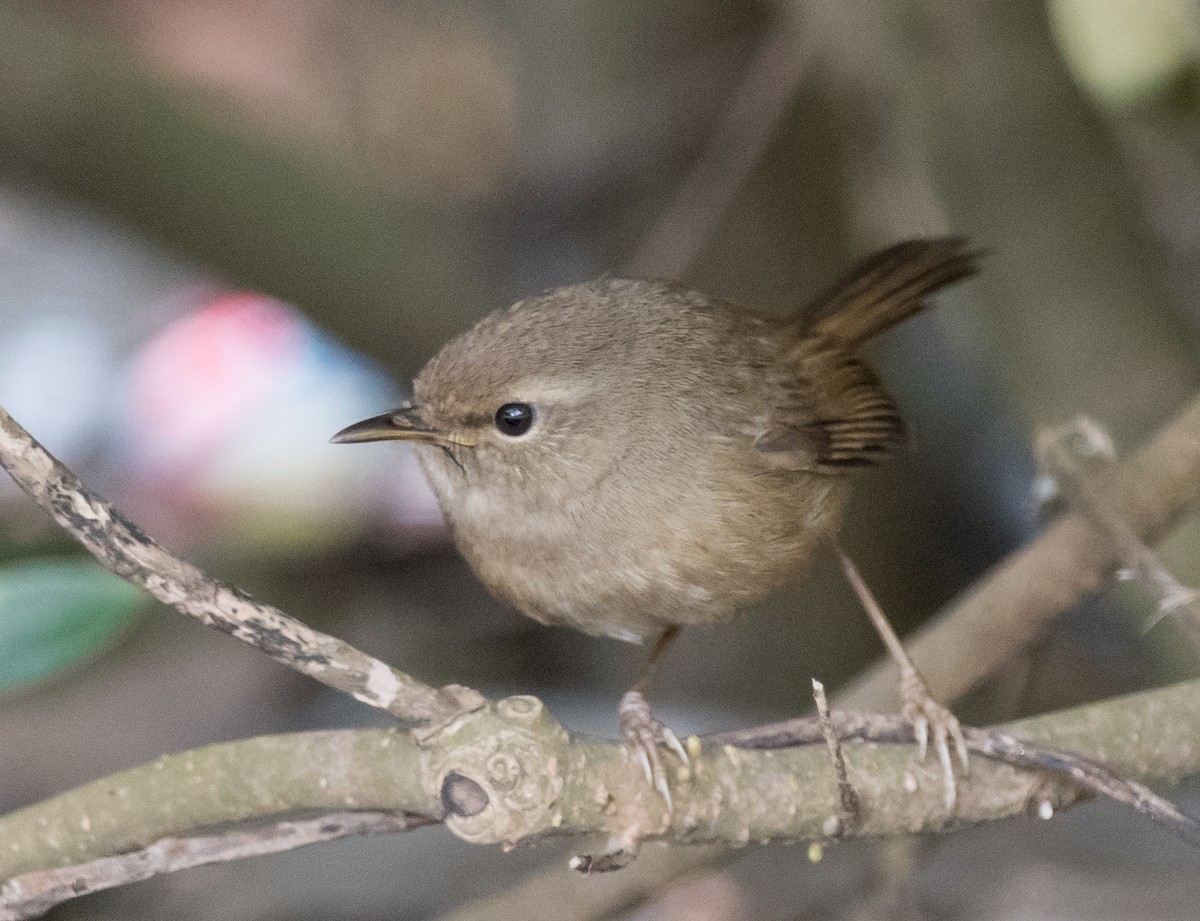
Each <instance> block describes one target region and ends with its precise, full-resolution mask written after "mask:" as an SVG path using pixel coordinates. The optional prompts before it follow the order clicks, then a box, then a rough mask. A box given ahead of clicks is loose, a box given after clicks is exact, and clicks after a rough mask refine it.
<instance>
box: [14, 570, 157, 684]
mask: <svg viewBox="0 0 1200 921" xmlns="http://www.w3.org/2000/svg"><path fill="white" fill-rule="evenodd" d="M147 600H148V598H147V596H146V595H145V594H144V593H143V592H142V591H141V590H140V589H138V588H135V587H134V586H133V585H130V584H129V583H128V582H126V581H125V580H124V579H120V578H118V577H117V576H114V575H111V574H110V573H107V572H105V571H104V570H103V569H101V568H100V567H99V566H97V565H96V564H95V563H93V562H91V561H90V560H88V561H86V562H85V561H83V560H78V559H47V560H25V561H22V562H20V563H10V564H8V565H6V566H0V690H3V689H7V688H12V687H15V686H17V685H21V684H27V683H29V682H31V681H36V680H38V679H41V678H46V677H48V676H50V675H52V674H54V673H55V672H57V671H59V670H61V669H63V668H66V667H67V666H69V665H74V664H75V663H77V662H79V661H80V660H82V659H85V658H87V657H88V656H91V655H93V654H95V653H96V652H97V651H98V650H100V649H102V648H103V647H105V646H106V645H107V644H109V643H111V642H112V641H113V640H114V639H115V638H116V637H117V636H119V635H120V634H121V633H122V632H124V630H125V629H126V628H127V627H128V626H129V625H130V623H131V622H132V621H133V617H134V615H135V614H137V612H138V611H139V610H141V608H143V607H144V606H145V604H146V602H147Z"/></svg>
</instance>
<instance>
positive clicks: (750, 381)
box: [336, 239, 976, 640]
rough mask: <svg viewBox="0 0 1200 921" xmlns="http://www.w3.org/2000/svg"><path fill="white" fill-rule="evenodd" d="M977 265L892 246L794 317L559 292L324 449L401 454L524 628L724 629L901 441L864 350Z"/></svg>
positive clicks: (673, 298) (939, 243)
mask: <svg viewBox="0 0 1200 921" xmlns="http://www.w3.org/2000/svg"><path fill="white" fill-rule="evenodd" d="M975 269H976V264H975V258H974V256H973V255H972V254H971V253H970V252H968V251H966V250H965V248H964V242H963V241H962V240H957V239H935V240H913V241H909V242H906V243H901V244H899V245H897V246H893V247H891V248H890V249H887V250H884V251H883V252H880V253H878V254H876V255H874V256H872V257H870V258H868V259H867V260H865V261H864V262H862V263H860V264H859V265H858V266H857V267H855V268H854V269H853V270H852V271H851V272H850V273H848V274H847V275H846V276H845V277H843V278H842V279H841V280H839V281H838V282H837V283H836V284H835V285H834V286H833V287H832V288H830V290H829V291H828V292H827V293H826V294H824V295H822V296H821V297H819V298H817V299H816V300H815V301H814V302H813V304H812V305H811V306H810V307H809V308H808V309H807V310H805V311H802V312H801V313H800V314H799V315H798V316H797V318H796V319H793V320H790V321H786V320H776V319H771V318H768V317H764V316H761V315H758V314H755V313H751V312H748V311H744V310H741V309H739V308H736V307H733V306H731V305H729V304H726V303H724V302H721V301H717V300H713V299H711V298H708V297H705V296H704V295H702V294H700V293H698V292H696V291H693V290H691V289H689V288H686V287H683V286H681V285H677V284H667V283H663V282H656V281H639V280H627V279H604V280H600V281H595V282H591V283H588V284H582V285H573V286H571V287H566V288H559V289H557V290H554V291H550V292H548V293H546V294H542V295H540V296H537V297H533V298H529V299H527V300H524V301H521V302H519V303H517V304H514V305H513V306H512V307H509V308H507V309H506V310H501V311H498V312H496V313H493V314H491V315H490V316H487V317H485V318H484V319H483V320H481V321H480V322H479V323H478V324H477V325H476V326H475V327H474V328H473V329H471V330H470V331H468V332H466V333H464V334H462V335H461V336H459V337H458V338H456V339H454V340H453V341H451V342H450V343H448V344H447V345H446V346H445V347H444V348H443V349H442V351H441V352H440V353H439V354H438V355H437V356H435V357H434V358H433V359H432V360H431V361H430V362H429V364H428V365H427V366H426V367H425V368H424V370H422V372H421V374H420V375H419V376H418V377H417V380H416V382H415V387H414V402H413V404H412V405H411V406H407V407H404V408H402V409H401V410H398V411H396V412H395V413H389V414H386V415H384V416H380V417H377V418H376V419H372V420H367V421H366V422H363V423H359V424H358V425H356V426H351V427H350V428H349V429H347V430H346V431H345V432H343V433H340V434H339V436H337V437H336V440H340V441H366V440H378V439H384V438H402V439H407V440H412V441H415V442H416V443H417V444H416V449H417V451H418V453H419V455H420V458H421V461H422V464H423V466H424V468H425V471H426V473H427V475H428V477H429V480H430V483H431V484H432V486H433V488H434V491H435V492H436V493H437V496H438V499H439V500H440V502H441V505H442V508H443V510H444V511H445V514H446V518H447V520H448V522H449V524H450V526H451V527H452V529H453V532H454V538H455V541H456V543H457V545H458V547H459V549H460V550H461V551H462V553H463V555H464V556H465V557H466V558H467V560H468V561H469V562H470V564H471V566H472V567H473V568H474V570H475V571H476V573H477V574H478V575H479V577H480V579H482V581H483V582H484V584H486V585H487V587H488V588H489V589H490V590H491V591H492V592H493V593H494V594H496V595H497V596H499V597H500V598H502V599H504V600H506V601H508V602H510V603H511V604H513V605H514V606H515V607H516V608H518V609H519V610H521V611H522V612H524V613H525V614H527V615H529V616H530V617H533V618H535V619H537V620H539V621H542V622H544V623H554V624H568V625H571V626H575V627H578V628H580V629H582V630H586V631H588V632H589V633H598V634H607V635H610V636H615V637H619V638H621V639H629V640H638V639H642V638H644V637H646V636H648V635H651V634H654V633H657V632H659V631H661V630H663V629H664V628H666V627H668V626H671V625H679V624H692V623H702V622H708V621H716V620H722V619H725V618H727V617H729V616H731V615H732V614H733V613H734V612H735V611H736V610H737V609H738V608H739V607H741V606H742V605H744V604H746V603H747V602H750V601H753V600H755V599H757V598H759V597H761V596H763V595H765V594H766V593H768V592H769V591H771V590H772V589H774V588H776V587H777V586H779V585H780V584H781V583H783V582H785V581H786V580H788V579H790V578H792V577H794V576H795V575H796V573H797V572H798V571H799V570H800V569H801V567H802V566H803V564H804V562H805V560H806V559H807V557H808V556H809V554H810V553H811V551H812V549H813V547H814V546H815V544H816V543H817V542H818V541H819V540H821V539H822V538H823V537H826V536H828V535H830V534H832V533H833V532H834V530H835V529H836V528H837V526H838V523H839V521H840V518H841V512H842V507H843V505H844V502H845V497H846V487H847V479H846V474H847V473H848V472H849V471H851V470H852V469H853V468H854V467H857V466H861V465H863V464H870V463H874V462H875V461H877V460H878V459H879V458H880V457H881V456H882V455H883V454H884V453H885V452H886V451H887V450H888V449H889V448H891V447H893V446H894V445H895V444H897V443H898V442H899V441H900V440H901V439H902V437H903V425H902V423H901V420H900V414H899V411H898V410H897V408H896V406H895V404H894V402H893V401H892V399H891V397H890V396H888V394H887V392H886V391H885V390H884V388H883V386H882V384H881V383H880V382H879V379H878V378H877V377H876V375H875V373H874V372H873V371H872V370H871V369H870V368H869V367H868V366H867V365H866V364H865V363H864V360H863V358H862V356H861V355H860V348H861V346H862V345H863V344H864V343H865V342H867V341H868V340H870V339H871V338H873V337H875V336H877V335H879V334H880V333H882V332H884V331H886V330H887V329H889V328H891V327H892V326H894V325H895V324H897V323H899V322H901V321H903V320H905V319H907V318H908V317H910V316H912V315H913V314H915V313H917V312H918V311H920V310H921V309H923V308H924V307H925V306H926V298H927V297H928V295H930V294H932V293H933V292H934V291H936V290H938V289H939V288H941V287H944V286H945V285H948V284H950V283H952V282H954V281H957V280H959V279H961V278H963V277H965V276H967V275H970V274H971V273H972V272H974V271H975ZM502 407H505V412H507V413H508V414H509V416H507V417H506V418H505V419H503V420H501V419H499V418H498V412H499V411H500V410H501V408H502ZM511 407H517V408H516V409H512V408H511ZM521 407H532V410H531V414H532V415H531V419H527V418H526V416H525V415H524V412H525V410H524V409H521ZM526 422H529V423H530V424H529V426H528V430H527V431H517V429H519V428H520V427H521V426H523V425H525V424H526Z"/></svg>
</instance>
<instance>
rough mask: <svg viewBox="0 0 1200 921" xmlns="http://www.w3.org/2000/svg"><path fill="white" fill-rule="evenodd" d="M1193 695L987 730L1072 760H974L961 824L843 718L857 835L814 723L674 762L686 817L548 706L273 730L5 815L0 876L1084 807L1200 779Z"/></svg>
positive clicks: (866, 729)
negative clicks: (426, 842) (266, 833)
mask: <svg viewBox="0 0 1200 921" xmlns="http://www.w3.org/2000/svg"><path fill="white" fill-rule="evenodd" d="M1198 699H1200V681H1194V682H1189V683H1186V684H1179V685H1175V686H1173V687H1169V688H1163V689H1159V690H1155V691H1149V692H1146V693H1143V694H1137V695H1132V696H1129V697H1124V698H1119V699H1115V700H1109V701H1105V702H1103V703H1100V704H1093V705H1090V706H1087V707H1080V708H1076V709H1073V710H1067V711H1062V712H1060V713H1055V714H1050V715H1047V716H1040V717H1036V718H1034V719H1029V720H1022V721H1020V722H1016V723H1012V724H1009V725H1006V726H1003V727H999V730H998V732H988V733H982V734H979V731H978V730H976V731H974V732H973V733H972V734H971V738H972V739H974V740H975V742H974V743H973V744H978V745H979V749H978V750H980V751H985V752H986V751H987V749H986V748H985V747H984V745H985V742H986V744H989V745H990V744H993V743H992V741H990V740H992V739H995V738H998V737H999V736H1000V734H1003V735H1004V736H1008V737H1011V738H1012V739H1013V740H1014V741H1013V742H1012V744H1011V745H1010V746H1009V748H1010V752H1009V754H1008V756H1012V757H1017V758H1023V759H1024V761H1023V762H1022V763H1024V764H1030V763H1038V762H1037V761H1036V760H1035V759H1032V758H1030V757H1028V755H1027V754H1021V743H1019V742H1016V741H1015V740H1016V739H1022V740H1030V741H1032V742H1034V743H1044V744H1047V745H1053V746H1055V747H1056V748H1058V749H1069V750H1070V751H1071V752H1072V753H1073V754H1072V755H1071V756H1070V758H1071V759H1072V760H1071V761H1070V762H1069V763H1064V764H1062V765H1060V766H1058V767H1056V771H1057V772H1058V773H1057V776H1056V775H1051V774H1046V773H1044V772H1041V771H1031V770H1028V769H1026V768H1021V767H1013V766H1010V765H1007V764H1001V763H997V762H995V761H987V760H976V761H975V762H974V763H973V765H972V772H971V776H970V777H968V778H964V779H962V780H961V781H960V790H959V798H958V805H957V807H956V811H955V813H954V814H953V815H951V814H949V813H948V812H947V811H946V809H945V804H944V800H943V791H942V777H941V772H940V769H939V768H938V766H937V765H936V764H934V763H932V762H926V763H924V764H919V763H917V762H915V760H914V757H913V748H912V746H910V745H906V744H895V745H893V744H881V743H879V742H864V741H862V739H863V738H864V737H865V738H872V737H873V736H872V733H876V734H877V736H878V737H879V738H904V737H905V732H907V730H906V729H904V728H903V727H902V726H900V723H899V721H898V720H895V719H892V718H887V717H883V718H875V717H872V718H867V719H866V721H865V722H863V721H862V718H859V717H847V716H846V715H844V714H834V715H833V717H832V718H833V719H834V720H835V722H837V723H839V724H840V725H839V734H844V735H845V738H846V744H845V745H844V749H843V752H844V758H845V764H846V770H847V780H848V782H849V783H850V784H851V785H852V787H853V789H854V792H855V796H856V799H857V802H858V806H859V808H858V812H857V817H856V822H855V823H854V824H853V826H851V827H845V826H844V825H843V823H842V822H841V819H840V817H841V814H842V811H843V804H842V798H841V791H840V789H839V783H838V778H837V776H836V775H835V773H834V770H833V768H832V766H831V765H830V762H829V754H828V751H827V750H826V748H825V744H824V740H823V738H822V736H821V732H820V728H819V725H818V724H817V723H816V722H815V721H810V724H809V725H810V727H814V726H815V727H816V728H815V729H813V728H810V729H809V730H808V731H809V733H810V735H811V738H812V740H813V741H816V742H817V744H813V745H806V746H799V747H791V748H784V749H778V750H764V749H745V748H735V747H734V746H733V745H731V744H728V743H726V742H724V741H723V740H722V739H721V738H720V737H714V738H713V739H711V740H706V741H705V742H704V744H702V745H701V744H699V740H697V741H696V742H694V743H692V744H691V747H692V748H693V751H694V755H693V758H692V764H691V767H690V768H683V767H682V766H678V765H676V766H675V767H674V774H673V776H672V778H671V779H672V787H673V791H674V798H675V811H674V814H673V816H670V817H668V816H667V815H666V814H665V812H664V810H663V806H662V802H661V800H660V799H659V797H658V796H657V795H656V794H655V792H654V791H653V790H652V789H651V788H650V787H649V786H648V785H647V784H646V783H645V779H644V778H643V776H642V773H641V768H640V766H639V765H638V764H637V763H636V762H634V761H633V760H631V759H630V758H629V757H628V754H627V752H626V750H625V749H624V748H623V747H622V746H621V745H620V744H619V743H616V742H606V741H598V740H592V739H585V738H579V737H571V736H569V735H568V734H567V733H566V732H565V730H563V728H562V727H561V726H560V725H559V724H558V723H557V722H556V721H555V720H554V719H553V717H551V716H550V714H549V713H547V712H546V711H545V709H544V708H543V707H542V705H541V703H540V702H539V701H537V700H536V699H535V698H532V697H511V698H507V699H505V700H501V701H499V702H497V703H496V704H494V705H489V706H488V707H486V708H484V709H481V710H477V711H475V712H473V713H471V714H468V715H466V716H463V717H461V718H460V719H459V720H457V721H456V722H455V724H454V725H453V726H452V727H448V728H445V729H443V730H441V731H439V732H436V733H433V734H431V735H427V736H424V737H423V738H422V740H421V741H420V742H418V741H417V740H416V739H414V738H413V736H412V734H411V733H407V732H401V731H394V730H341V731H333V732H312V733H296V734H291V735H280V736H267V737H262V738H257V739H249V740H245V741H239V742H230V743H225V744H222V745H213V746H209V747H207V748H202V749H198V750H196V751H193V752H187V753H184V754H181V755H174V756H170V757H166V758H162V759H159V760H158V761H155V762H152V763H151V764H147V765H143V766H141V767H137V768H133V769H132V770H129V771H125V772H122V773H120V774H116V775H114V776H112V777H110V778H107V779H105V780H101V781H96V782H94V783H91V784H87V785H85V786H83V787H79V788H77V789H75V790H73V791H69V792H67V793H64V794H62V795H60V796H58V797H55V798H53V799H51V800H47V801H46V802H43V803H39V804H37V805H35V806H31V807H29V808H27V809H24V810H21V811H20V812H16V813H13V814H11V815H8V816H6V817H4V818H0V841H3V842H4V843H5V846H4V847H3V848H0V878H4V879H11V878H12V877H27V876H28V874H31V873H35V872H39V871H45V870H53V869H59V868H64V867H75V868H81V867H82V868H84V869H77V872H82V873H92V872H94V871H95V869H96V868H97V867H104V866H105V865H104V864H99V863H97V862H98V861H103V860H105V859H107V858H111V857H116V856H119V855H122V854H128V853H130V852H134V853H136V852H140V851H145V850H147V849H153V848H154V846H155V844H156V842H161V841H162V840H163V839H175V838H187V839H193V838H196V837H198V835H199V834H200V833H201V832H202V831H203V830H204V829H207V828H212V827H215V826H221V825H225V824H233V823H246V822H250V821H255V822H263V821H275V822H278V821H282V820H285V819H287V818H288V817H289V816H291V815H294V814H296V813H303V812H312V811H318V812H323V813H342V812H345V811H346V810H347V809H353V810H369V811H372V812H388V813H393V814H403V815H406V816H410V817H425V819H426V820H429V819H432V818H435V817H438V816H442V815H444V817H445V821H446V824H447V825H448V826H449V827H450V829H451V830H452V831H454V832H455V834H457V835H458V836H459V837H461V838H463V839H465V840H467V841H470V842H473V843H479V844H500V843H503V844H508V845H511V844H515V843H519V842H527V841H531V840H533V839H536V838H539V837H545V836H549V835H564V834H565V835H575V836H581V835H596V834H600V835H606V836H610V837H613V836H621V835H628V834H630V832H631V829H633V830H635V831H636V832H637V833H638V834H641V835H642V837H644V838H648V839H654V840H662V841H669V842H672V843H676V844H711V843H720V844H725V845H728V846H733V847H739V846H741V845H744V844H746V843H748V842H750V841H755V842H766V841H773V840H779V839H782V840H797V839H799V840H813V839H816V840H823V839H830V838H859V837H880V836H888V835H897V834H908V833H915V832H922V831H942V830H946V829H948V828H951V827H956V826H960V825H967V824H978V823H981V822H988V821H994V820H996V819H1001V818H1008V817H1012V816H1017V815H1025V814H1034V815H1038V814H1041V815H1046V814H1048V813H1049V814H1052V813H1053V812H1056V811H1058V810H1061V809H1063V808H1065V807H1067V806H1069V805H1071V804H1073V803H1074V802H1076V801H1077V800H1078V799H1079V797H1080V796H1081V794H1084V793H1085V791H1084V789H1083V788H1082V787H1080V786H1079V785H1078V784H1077V783H1076V780H1075V779H1071V778H1070V777H1068V776H1066V775H1069V774H1071V773H1073V772H1075V771H1076V765H1078V764H1082V763H1083V762H1081V761H1079V758H1090V759H1100V758H1102V757H1103V758H1104V759H1105V762H1106V763H1107V764H1108V765H1109V767H1110V768H1111V769H1112V771H1114V772H1116V773H1119V774H1120V775H1122V776H1123V777H1125V778H1136V779H1138V780H1139V781H1142V782H1146V783H1164V782H1171V781H1174V780H1176V779H1178V778H1179V777H1181V776H1183V775H1186V774H1189V773H1193V772H1196V771H1198V770H1200V746H1196V745H1195V744H1193V740H1194V739H1195V738H1196V737H1197V735H1200V706H1197V705H1196V702H1197V700H1198ZM855 721H857V722H855ZM760 741H761V739H760ZM996 753H997V752H989V754H996ZM1001 754H1003V753H1001ZM1094 767H1095V765H1092V766H1088V767H1087V768H1086V770H1092V769H1093V768H1094ZM1130 804H1131V805H1134V806H1135V807H1137V806H1138V803H1137V802H1133V801H1132V800H1131V801H1130ZM647 829H648V830H649V831H648V832H646V833H644V834H642V833H643V831H644V830H647ZM238 840H239V839H234V843H233V844H232V845H231V847H236V846H238V844H237V841H238ZM206 846H208V847H212V848H217V849H219V846H218V845H216V844H215V843H212V842H210V843H209V844H208V845H206ZM713 854H714V852H713V851H710V850H699V851H698V852H695V853H694V854H693V853H691V852H689V857H691V856H694V857H695V858H697V859H701V858H703V860H704V861H710V860H711V859H712V857H713ZM681 859H684V860H686V859H688V858H687V857H685V858H681ZM175 868H177V867H174V866H171V865H164V866H163V867H162V871H163V872H166V871H168V870H170V869H175ZM681 871H682V869H681ZM69 876H70V874H69V873H66V874H62V875H60V876H58V877H55V878H56V879H60V880H61V879H66V878H68V877H69ZM55 891H56V892H61V890H55ZM22 904H23V902H22V900H21V893H20V892H19V891H16V890H14V889H13V888H12V887H10V888H8V889H5V890H0V910H3V911H9V912H14V913H16V912H19V911H20V910H23V909H22ZM0 917H2V916H0Z"/></svg>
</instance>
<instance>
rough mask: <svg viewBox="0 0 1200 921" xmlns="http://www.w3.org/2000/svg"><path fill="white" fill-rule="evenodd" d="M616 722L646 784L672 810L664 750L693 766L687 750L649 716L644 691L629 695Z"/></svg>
mask: <svg viewBox="0 0 1200 921" xmlns="http://www.w3.org/2000/svg"><path fill="white" fill-rule="evenodd" d="M617 721H618V722H619V724H620V727H621V741H622V742H623V743H624V745H625V747H626V749H628V750H629V753H630V754H631V755H633V757H634V758H636V759H637V760H638V762H639V763H640V764H641V765H642V771H643V772H645V774H646V782H647V783H648V784H650V785H651V786H652V787H654V789H655V790H657V791H658V793H659V795H660V796H662V798H663V800H664V801H665V802H666V804H667V812H670V811H671V810H672V808H673V806H672V802H671V789H670V787H669V786H668V785H667V770H666V765H664V764H663V758H662V749H663V748H664V747H665V748H669V749H670V750H671V751H673V752H674V753H675V755H676V756H677V757H678V758H679V760H680V761H681V762H683V764H684V765H687V764H689V763H690V759H689V758H688V754H687V749H685V748H684V747H683V744H682V743H681V742H680V741H679V736H677V735H675V733H674V732H673V731H672V730H671V727H670V726H665V725H663V724H662V723H661V722H659V721H658V720H657V719H655V718H654V714H652V713H651V712H650V704H649V703H648V702H647V701H646V697H645V695H643V694H642V692H641V691H638V690H632V691H626V692H625V694H624V696H623V697H622V698H621V703H620V704H619V705H618V706H617Z"/></svg>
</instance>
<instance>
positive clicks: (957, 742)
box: [900, 669, 971, 812]
mask: <svg viewBox="0 0 1200 921" xmlns="http://www.w3.org/2000/svg"><path fill="white" fill-rule="evenodd" d="M900 695H901V700H902V701H903V705H902V709H901V713H902V714H903V716H904V718H905V719H906V720H908V722H909V723H911V724H912V727H913V733H914V735H915V736H916V740H917V757H918V758H919V759H920V760H921V761H924V760H925V756H926V755H927V754H928V753H929V741H930V735H931V733H932V736H933V750H934V751H935V752H936V753H937V757H938V762H939V763H940V764H941V767H942V777H943V779H944V781H945V785H946V809H947V810H948V811H950V812H953V811H954V805H955V803H956V802H957V800H958V784H957V782H956V781H955V777H954V761H953V758H952V757H951V754H950V746H951V744H953V745H954V753H955V754H956V755H957V756H958V760H959V763H960V764H961V765H962V772H963V774H964V775H966V774H969V773H970V770H971V764H970V760H969V758H968V755H967V740H966V737H965V736H964V735H963V731H962V726H961V725H960V724H959V722H958V717H956V716H955V715H954V714H953V713H951V712H950V710H949V708H948V707H944V706H943V705H942V704H940V703H938V701H937V700H936V699H935V698H934V696H933V694H932V693H930V691H929V686H928V685H927V684H926V683H925V679H924V678H922V677H921V675H920V673H919V672H917V671H916V670H915V669H914V670H912V671H906V672H905V674H904V675H902V676H901V679H900Z"/></svg>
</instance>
